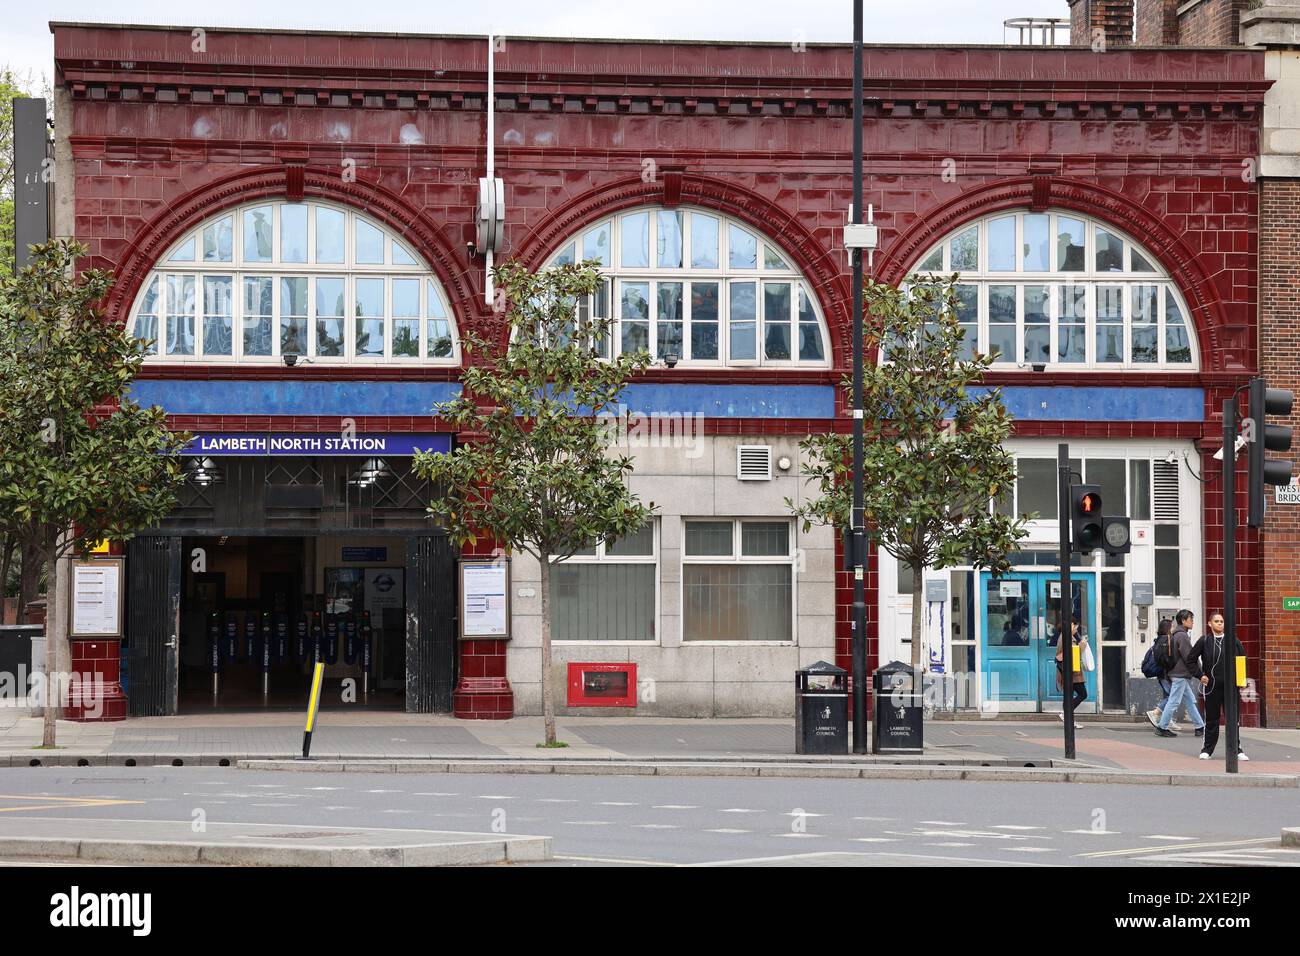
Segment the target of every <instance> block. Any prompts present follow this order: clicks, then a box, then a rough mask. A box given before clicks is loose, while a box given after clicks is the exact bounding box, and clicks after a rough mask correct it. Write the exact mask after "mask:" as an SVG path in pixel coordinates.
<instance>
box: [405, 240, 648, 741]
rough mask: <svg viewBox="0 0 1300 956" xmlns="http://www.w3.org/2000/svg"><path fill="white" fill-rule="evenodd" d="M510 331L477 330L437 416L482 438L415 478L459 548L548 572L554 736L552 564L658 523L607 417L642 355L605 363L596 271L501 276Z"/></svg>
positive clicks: (424, 465) (511, 270) (548, 719)
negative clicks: (434, 493) (432, 493)
mask: <svg viewBox="0 0 1300 956" xmlns="http://www.w3.org/2000/svg"><path fill="white" fill-rule="evenodd" d="M493 275H494V281H495V283H496V288H497V301H498V302H499V303H501V307H502V309H503V310H504V315H505V325H506V329H505V330H504V334H502V335H500V336H496V337H493V338H492V339H491V340H488V339H486V338H483V337H480V336H478V335H476V334H474V333H469V334H467V335H466V336H465V339H464V341H463V343H462V344H463V348H464V349H465V351H466V352H467V353H468V354H469V356H470V357H471V358H472V361H471V362H469V363H467V367H466V369H465V374H464V377H463V382H464V391H463V392H462V394H461V396H460V397H459V398H457V399H455V400H453V401H450V402H445V403H441V404H439V405H438V406H437V407H436V409H435V413H436V414H437V415H439V416H441V417H442V418H443V419H444V420H445V421H447V422H448V423H449V424H451V425H453V426H455V427H456V429H457V430H459V431H460V432H461V433H462V434H466V433H468V434H469V435H472V436H474V437H473V439H472V440H469V441H466V442H464V443H463V444H460V445H458V446H457V447H456V448H455V449H453V450H452V451H450V452H447V453H445V454H444V453H431V454H418V455H417V456H416V458H415V464H414V468H415V471H416V472H417V473H418V474H420V475H421V476H423V477H425V478H428V479H429V480H431V481H433V482H435V483H437V484H438V485H439V486H440V487H441V488H442V489H444V490H443V491H442V493H441V496H440V497H439V498H438V499H437V500H435V501H434V502H433V503H432V505H431V506H430V509H429V510H430V512H431V513H432V514H433V515H434V516H436V517H437V518H438V519H440V521H441V522H442V523H443V525H444V526H445V527H446V528H447V531H448V533H449V534H450V535H451V536H452V538H453V539H454V540H456V541H457V543H459V544H460V545H462V546H463V545H465V544H472V543H474V542H476V541H477V539H478V537H479V536H485V537H487V538H489V539H491V540H492V541H494V542H496V543H498V544H500V545H501V546H502V547H503V548H505V549H506V551H507V552H513V551H523V552H525V553H527V554H531V555H532V556H533V557H535V558H536V559H537V561H538V563H539V564H540V566H541V589H540V590H541V602H542V712H543V716H544V718H545V726H546V741H545V746H548V747H551V746H557V745H559V746H562V744H557V741H556V739H555V692H554V681H553V675H552V669H551V618H552V608H551V565H552V563H553V562H560V561H564V560H565V559H567V558H570V557H572V556H573V555H574V554H575V553H576V552H578V551H579V550H582V549H584V548H587V547H589V546H590V545H591V544H592V543H593V542H595V541H599V540H612V539H615V538H619V537H622V536H624V535H627V534H630V533H632V532H634V531H636V530H637V529H639V528H641V527H642V526H644V525H645V523H646V522H647V521H649V520H650V519H651V516H652V513H653V508H654V506H653V504H651V505H648V506H647V505H642V504H641V503H640V502H639V501H638V500H637V498H636V496H635V495H633V494H632V493H631V492H630V491H629V490H628V487H627V476H628V474H629V473H630V472H631V470H632V461H631V459H630V458H627V457H621V456H618V455H615V454H612V453H611V451H610V448H609V446H610V429H609V428H607V427H606V424H605V421H604V420H602V418H601V416H602V415H608V414H611V413H612V412H614V411H615V410H616V409H617V407H618V401H619V395H620V394H621V392H622V391H623V387H624V385H625V384H626V382H627V379H628V377H629V376H630V375H631V374H633V373H634V372H637V371H639V370H641V369H643V368H645V367H646V366H647V365H648V364H649V361H650V359H649V356H648V355H647V354H646V353H645V352H644V351H642V352H636V353H633V354H622V355H618V356H616V357H615V358H613V359H607V358H603V357H602V353H603V352H604V351H606V348H602V346H607V344H608V341H609V334H610V321H609V320H608V319H603V318H596V317H592V316H589V315H587V312H588V311H589V310H587V309H586V308H579V304H580V303H585V302H586V301H587V300H588V297H589V296H591V295H592V294H594V293H595V292H596V290H597V287H598V286H599V283H600V276H599V273H598V272H597V269H596V263H593V262H584V263H575V264H570V265H562V266H558V267H555V268H551V269H545V270H543V271H541V272H538V273H530V272H528V271H527V270H526V269H525V268H523V266H521V265H519V264H518V263H515V262H508V263H506V264H505V265H503V266H500V267H499V268H497V269H495V270H494V272H493Z"/></svg>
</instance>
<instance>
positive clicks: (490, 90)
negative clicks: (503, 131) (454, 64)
mask: <svg viewBox="0 0 1300 956" xmlns="http://www.w3.org/2000/svg"><path fill="white" fill-rule="evenodd" d="M495 47H496V37H495V36H493V35H492V34H491V33H489V34H488V51H487V181H488V190H489V194H490V195H491V196H492V198H493V205H495V200H496V168H495V167H496V115H495V107H496V98H497V97H496V86H495V83H496V74H495V70H494V64H493V50H494V49H495ZM492 228H493V229H495V228H496V224H495V222H493V223H492ZM485 262H486V266H485V268H486V269H487V273H486V279H485V280H484V282H483V301H484V302H486V303H487V304H488V305H491V304H492V297H493V290H492V246H491V244H489V245H488V248H487V254H486V258H485Z"/></svg>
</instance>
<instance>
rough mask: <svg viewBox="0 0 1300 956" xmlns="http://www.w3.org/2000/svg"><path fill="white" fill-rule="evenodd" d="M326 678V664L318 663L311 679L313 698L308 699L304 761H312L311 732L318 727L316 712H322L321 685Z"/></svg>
mask: <svg viewBox="0 0 1300 956" xmlns="http://www.w3.org/2000/svg"><path fill="white" fill-rule="evenodd" d="M324 676H325V663H324V662H323V661H317V662H316V666H315V669H314V671H313V673H312V677H311V696H310V697H309V698H307V729H306V730H304V731H303V733H302V759H303V760H310V759H311V732H312V731H313V730H314V729H315V727H316V712H317V711H318V710H320V685H321V681H322V679H323V678H324Z"/></svg>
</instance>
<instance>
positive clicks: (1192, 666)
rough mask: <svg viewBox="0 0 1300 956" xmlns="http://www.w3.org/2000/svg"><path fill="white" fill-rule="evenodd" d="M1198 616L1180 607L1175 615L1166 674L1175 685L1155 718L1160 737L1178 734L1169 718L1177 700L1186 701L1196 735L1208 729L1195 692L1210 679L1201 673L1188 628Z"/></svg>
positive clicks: (1177, 702) (1157, 733)
mask: <svg viewBox="0 0 1300 956" xmlns="http://www.w3.org/2000/svg"><path fill="white" fill-rule="evenodd" d="M1195 620H1196V618H1195V615H1193V614H1192V612H1191V611H1189V610H1187V609H1186V608H1183V610H1181V611H1179V612H1178V614H1177V615H1176V616H1175V618H1174V622H1175V627H1174V633H1173V634H1172V635H1171V637H1170V640H1171V642H1172V643H1173V658H1174V666H1173V667H1172V668H1170V670H1169V672H1168V674H1166V676H1167V677H1169V678H1170V679H1171V680H1172V681H1173V686H1172V687H1171V688H1170V690H1169V699H1168V700H1166V701H1165V706H1164V709H1163V710H1162V711H1161V712H1160V719H1159V720H1158V721H1156V722H1155V727H1156V736H1157V737H1177V736H1178V734H1176V733H1174V732H1173V731H1172V730H1170V729H1169V722H1170V721H1171V720H1173V718H1174V713H1175V712H1176V711H1177V710H1178V704H1179V703H1180V702H1181V701H1184V700H1186V702H1187V713H1188V715H1189V716H1190V717H1191V719H1192V726H1193V727H1195V728H1196V736H1198V737H1199V736H1201V734H1202V733H1204V732H1205V721H1204V720H1202V719H1201V712H1200V710H1199V709H1197V706H1196V693H1197V691H1198V690H1199V689H1200V687H1203V686H1204V685H1205V684H1208V683H1209V681H1210V679H1209V678H1208V677H1206V676H1204V675H1203V674H1202V673H1201V665H1200V664H1199V662H1198V661H1197V657H1196V652H1195V651H1194V650H1193V645H1192V636H1191V634H1190V633H1189V632H1190V630H1191V628H1192V625H1193V624H1194V623H1195Z"/></svg>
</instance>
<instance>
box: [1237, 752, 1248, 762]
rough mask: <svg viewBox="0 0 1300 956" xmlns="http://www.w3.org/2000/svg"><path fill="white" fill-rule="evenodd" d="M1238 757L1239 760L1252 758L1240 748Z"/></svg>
mask: <svg viewBox="0 0 1300 956" xmlns="http://www.w3.org/2000/svg"><path fill="white" fill-rule="evenodd" d="M1237 759H1238V760H1250V758H1249V757H1247V756H1246V755H1245V754H1244V753H1242V752H1241V751H1240V750H1238V751H1237Z"/></svg>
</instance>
